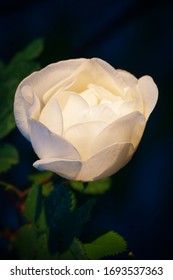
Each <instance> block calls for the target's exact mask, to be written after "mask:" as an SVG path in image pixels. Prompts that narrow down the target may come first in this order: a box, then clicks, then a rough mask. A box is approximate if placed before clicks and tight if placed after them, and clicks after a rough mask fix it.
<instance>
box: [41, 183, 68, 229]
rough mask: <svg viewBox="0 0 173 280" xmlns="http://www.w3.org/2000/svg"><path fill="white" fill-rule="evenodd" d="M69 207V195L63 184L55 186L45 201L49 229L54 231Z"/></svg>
mask: <svg viewBox="0 0 173 280" xmlns="http://www.w3.org/2000/svg"><path fill="white" fill-rule="evenodd" d="M70 207H71V198H70V193H69V191H68V189H67V187H65V186H64V185H63V184H60V185H56V186H55V187H54V190H53V191H51V192H50V194H49V195H48V197H47V199H46V205H45V214H46V221H47V224H48V225H49V227H50V228H52V229H55V228H57V226H58V224H59V220H60V219H61V217H62V216H63V215H64V214H65V213H66V212H68V211H69V209H70Z"/></svg>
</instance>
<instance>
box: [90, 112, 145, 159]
mask: <svg viewBox="0 0 173 280" xmlns="http://www.w3.org/2000/svg"><path fill="white" fill-rule="evenodd" d="M145 124H146V120H145V117H144V116H143V115H142V114H141V113H140V112H133V113H131V114H129V115H127V116H124V117H122V118H120V119H118V120H116V121H114V122H113V123H111V124H110V125H109V126H107V127H105V129H104V130H103V131H101V132H100V133H99V134H98V135H97V137H96V139H95V141H94V143H93V145H92V155H93V154H95V153H97V152H98V151H99V150H102V149H103V148H104V147H107V146H110V145H112V144H115V143H119V142H126V143H132V144H133V146H134V149H136V148H137V145H138V144H139V141H140V139H141V137H142V134H143V131H144V128H145Z"/></svg>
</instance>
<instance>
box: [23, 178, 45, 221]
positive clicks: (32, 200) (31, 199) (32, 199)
mask: <svg viewBox="0 0 173 280" xmlns="http://www.w3.org/2000/svg"><path fill="white" fill-rule="evenodd" d="M41 202H42V195H41V187H40V186H39V185H38V184H37V183H36V184H34V185H33V186H32V188H31V190H30V192H29V194H28V196H27V199H26V202H25V215H26V218H27V219H28V220H29V221H30V222H32V223H33V224H34V223H35V222H36V220H37V218H38V217H39V215H40V211H41Z"/></svg>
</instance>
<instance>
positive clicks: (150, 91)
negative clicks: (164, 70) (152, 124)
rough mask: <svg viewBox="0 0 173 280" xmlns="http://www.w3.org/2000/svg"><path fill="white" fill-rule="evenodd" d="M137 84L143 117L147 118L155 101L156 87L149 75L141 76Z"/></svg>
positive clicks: (156, 97) (156, 96) (156, 95)
mask: <svg viewBox="0 0 173 280" xmlns="http://www.w3.org/2000/svg"><path fill="white" fill-rule="evenodd" d="M138 84H139V89H140V90H141V91H142V96H143V101H144V110H145V117H146V118H147V119H148V118H149V115H150V114H151V112H152V111H153V109H154V107H155V105H156V103H157V99H158V88H157V86H156V84H155V83H154V81H153V79H152V78H151V77H150V76H143V77H141V78H140V79H139V81H138Z"/></svg>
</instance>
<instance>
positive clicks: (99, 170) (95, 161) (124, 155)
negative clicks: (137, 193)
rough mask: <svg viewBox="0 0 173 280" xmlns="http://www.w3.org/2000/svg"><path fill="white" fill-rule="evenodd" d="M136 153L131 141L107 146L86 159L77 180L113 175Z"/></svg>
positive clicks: (92, 179) (97, 178)
mask: <svg viewBox="0 0 173 280" xmlns="http://www.w3.org/2000/svg"><path fill="white" fill-rule="evenodd" d="M133 153H134V148H133V145H132V144H130V143H116V144H113V145H111V146H109V147H106V148H105V149H103V150H102V151H100V152H99V153H97V154H95V155H94V156H93V157H91V158H90V159H89V160H87V161H85V162H84V163H83V165H82V169H81V171H80V173H79V174H78V176H77V180H81V181H86V182H87V181H95V180H99V179H102V178H104V177H108V176H111V175H112V174H114V173H116V172H117V171H118V170H119V169H120V168H122V167H123V166H124V165H125V164H126V163H127V162H128V161H129V160H130V159H131V157H132V155H133Z"/></svg>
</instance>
